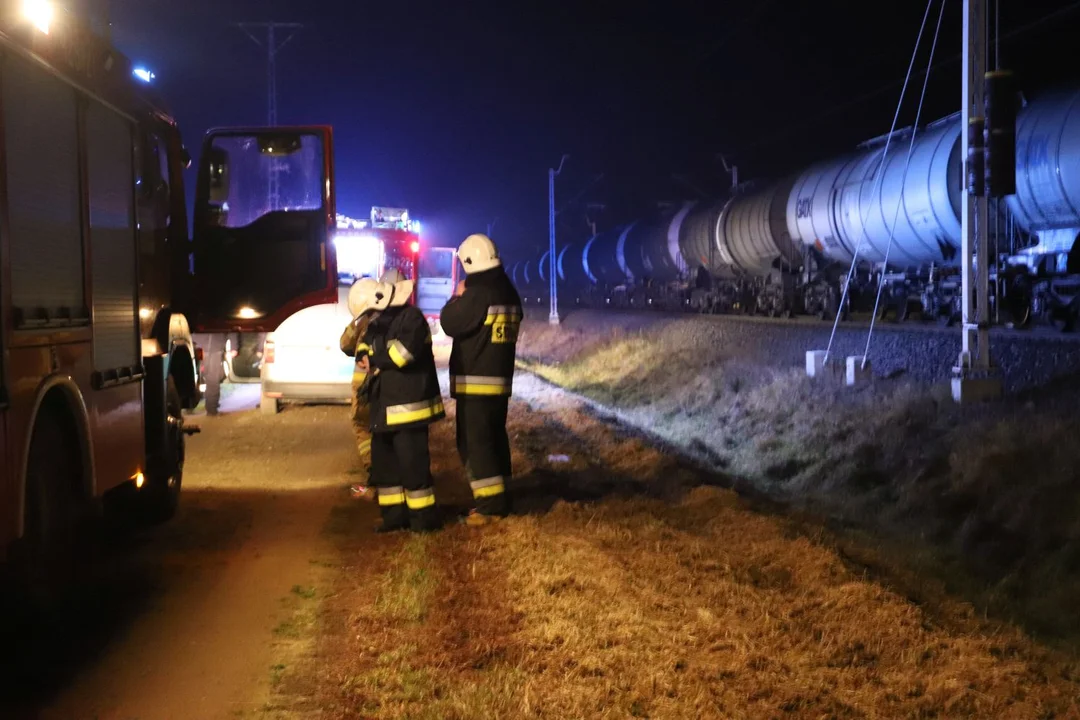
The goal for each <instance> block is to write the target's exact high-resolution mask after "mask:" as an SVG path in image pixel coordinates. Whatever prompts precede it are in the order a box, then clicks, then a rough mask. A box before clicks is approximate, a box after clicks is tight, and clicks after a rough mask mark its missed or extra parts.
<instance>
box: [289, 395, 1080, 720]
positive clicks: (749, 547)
mask: <svg viewBox="0 0 1080 720" xmlns="http://www.w3.org/2000/svg"><path fill="white" fill-rule="evenodd" d="M516 388H517V390H516V392H517V395H518V398H519V399H518V400H515V402H514V403H513V405H512V409H511V414H510V428H511V434H512V440H513V446H514V454H515V456H514V460H515V475H516V477H517V481H516V482H517V488H518V489H517V505H518V507H519V509H520V510H521V511H522V512H521V514H519V515H516V516H514V517H511V518H509V519H507V520H505V521H503V522H502V523H500V524H498V525H496V526H492V527H488V528H483V529H473V528H467V527H464V526H461V525H451V526H448V527H447V528H446V529H445V530H443V531H442V532H441V533H439V534H437V535H432V536H426V537H417V536H413V535H408V534H403V535H396V536H388V537H378V538H373V537H371V536H368V535H362V534H360V533H343V534H342V535H340V536H339V549H340V552H341V557H342V558H343V563H344V564H343V570H344V572H342V573H341V574H340V575H339V577H338V583H337V584H336V585H335V586H334V587H333V589H332V590H331V592H330V596H329V597H328V598H327V599H326V601H325V604H324V613H323V615H322V620H321V633H320V639H319V641H318V646H317V647H318V649H317V656H318V658H319V659H320V665H319V668H320V669H319V671H318V672H313V673H311V674H309V675H308V677H307V682H306V684H301V685H298V686H297V687H295V688H294V691H295V692H296V693H297V694H299V695H303V696H305V697H309V698H311V703H312V704H311V706H310V708H311V709H312V710H314V708H316V707H317V708H319V715H318V716H319V717H327V718H433V719H434V718H443V719H453V718H462V719H464V718H478V717H484V718H520V717H537V718H545V717H550V718H566V717H589V718H609V717H610V718H616V717H618V718H625V717H654V718H698V717H730V718H758V717H774V716H777V715H783V716H785V717H807V718H817V717H950V718H964V717H971V718H976V717H978V718H986V717H1001V718H1009V717H1015V718H1029V717H1073V715H1069V714H1068V713H1069V712H1074V713H1075V700H1076V699H1077V698H1078V697H1080V684H1078V682H1077V677H1078V676H1077V675H1076V667H1075V666H1074V665H1073V663H1072V662H1071V661H1070V660H1069V659H1068V658H1067V657H1065V656H1063V655H1060V654H1058V653H1055V652H1054V651H1050V650H1047V649H1045V648H1041V647H1040V646H1038V645H1037V644H1035V643H1033V642H1032V641H1031V640H1029V639H1028V638H1027V637H1025V635H1024V634H1023V633H1022V632H1020V631H1019V630H1017V629H1015V628H1012V627H1008V626H1003V625H1000V624H991V623H987V622H985V621H983V620H981V619H980V618H979V616H978V615H977V613H975V612H974V611H973V609H972V608H971V606H970V605H968V604H966V603H963V602H959V601H956V600H954V599H951V598H948V597H943V598H942V599H941V601H940V602H938V603H936V604H935V605H934V606H933V607H932V608H930V607H924V606H920V605H918V604H916V603H914V602H913V601H912V600H910V599H908V598H907V597H906V596H904V595H902V594H900V593H898V592H895V591H893V590H890V589H889V588H888V587H887V586H885V585H884V584H882V583H880V582H878V581H876V580H874V579H873V578H872V577H871V576H870V575H868V574H867V573H866V572H865V569H864V567H862V566H858V565H854V564H852V563H851V562H850V560H849V559H848V558H846V557H845V556H844V554H843V553H842V552H841V551H840V550H839V549H838V548H837V547H836V546H835V545H833V544H832V543H831V542H827V541H826V540H825V535H823V534H822V533H821V531H820V529H818V530H815V529H814V527H813V525H812V524H808V523H806V522H797V521H795V520H793V519H791V518H786V517H784V516H779V515H774V514H771V513H769V512H765V511H763V510H762V509H761V508H756V507H752V506H751V505H749V504H748V502H747V501H746V500H744V499H740V497H738V496H737V495H736V494H735V493H734V492H732V491H730V490H727V489H723V488H721V487H717V486H716V485H717V484H722V483H725V482H727V478H725V477H722V476H718V475H716V474H712V473H709V472H706V471H703V470H699V469H695V468H693V467H690V466H689V465H687V464H686V463H684V462H682V461H680V460H679V459H678V458H677V457H675V456H673V455H671V454H665V453H664V452H662V451H660V450H658V449H657V448H656V447H655V446H654V445H652V444H650V443H647V442H645V441H643V440H641V439H639V438H635V437H632V436H630V435H627V434H626V433H623V432H620V431H618V430H616V429H613V428H612V427H611V426H610V425H608V424H606V423H604V422H601V421H599V420H597V419H596V417H595V416H594V415H593V413H592V412H591V410H589V408H587V407H586V406H585V405H584V404H583V403H581V402H580V401H577V400H575V399H574V398H572V397H569V396H567V395H566V394H565V393H563V392H561V391H559V390H558V389H555V388H552V387H551V386H549V385H547V384H545V383H542V382H540V381H538V380H535V379H532V378H530V377H529V376H528V375H525V374H521V375H519V377H518V379H517V381H516ZM452 406H453V403H449V407H448V410H452ZM452 441H453V434H452V424H451V423H450V422H444V423H440V424H439V425H437V426H436V427H435V429H434V431H433V434H432V453H433V457H435V458H438V460H436V468H435V469H436V482H437V490H438V493H439V495H440V500H441V502H448V503H450V504H452V505H455V506H458V507H462V506H463V505H464V504H465V503H466V502H467V495H466V492H467V491H466V490H465V488H464V484H463V483H462V482H461V479H460V474H459V473H460V468H459V467H458V466H457V463H456V460H454V459H453V450H452V448H453V445H452ZM552 455H555V456H558V455H566V456H567V457H568V458H569V460H568V461H565V462H564V461H562V458H555V459H550V456H552ZM374 518H375V508H374V506H372V505H370V504H367V503H359V502H358V503H355V504H352V505H350V506H348V508H346V509H343V510H342V516H341V520H342V522H343V526H353V527H362V526H363V525H365V524H366V522H368V521H371V520H374ZM286 690H288V688H287V687H286ZM311 716H314V715H311ZM305 717H306V716H305Z"/></svg>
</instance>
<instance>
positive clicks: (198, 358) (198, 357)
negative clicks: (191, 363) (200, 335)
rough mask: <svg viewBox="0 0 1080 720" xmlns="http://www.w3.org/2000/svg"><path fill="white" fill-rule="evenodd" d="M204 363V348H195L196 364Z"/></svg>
mask: <svg viewBox="0 0 1080 720" xmlns="http://www.w3.org/2000/svg"><path fill="white" fill-rule="evenodd" d="M202 361H203V351H202V348H201V347H197V348H195V362H200V363H201V362H202Z"/></svg>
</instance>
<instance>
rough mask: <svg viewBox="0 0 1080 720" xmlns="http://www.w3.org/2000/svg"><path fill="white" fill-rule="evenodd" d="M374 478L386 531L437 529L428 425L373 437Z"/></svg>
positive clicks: (372, 435)
mask: <svg viewBox="0 0 1080 720" xmlns="http://www.w3.org/2000/svg"><path fill="white" fill-rule="evenodd" d="M371 475H372V480H373V482H374V485H375V488H376V490H377V492H378V497H379V511H380V512H381V513H382V520H383V529H384V530H397V529H404V528H411V529H413V530H416V531H421V532H422V531H425V530H434V529H436V528H437V527H438V525H439V515H438V508H437V506H436V505H435V488H434V486H433V481H432V477H431V456H430V454H429V452H428V429H427V426H426V425H425V426H423V427H417V428H409V429H408V430H393V431H388V432H375V433H372V434H371Z"/></svg>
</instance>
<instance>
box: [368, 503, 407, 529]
mask: <svg viewBox="0 0 1080 720" xmlns="http://www.w3.org/2000/svg"><path fill="white" fill-rule="evenodd" d="M379 510H380V511H382V522H381V523H379V524H378V525H376V526H375V532H377V533H390V532H397V531H398V530H405V529H407V528H408V527H409V510H408V508H407V507H406V506H405V503H398V504H396V505H380V506H379Z"/></svg>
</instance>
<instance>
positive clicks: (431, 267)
mask: <svg viewBox="0 0 1080 720" xmlns="http://www.w3.org/2000/svg"><path fill="white" fill-rule="evenodd" d="M456 257H457V251H456V250H455V249H454V248H443V247H432V248H425V249H424V251H423V253H422V254H421V255H420V279H419V280H418V281H417V283H416V305H417V307H419V308H420V310H422V311H423V312H424V314H425V315H439V314H440V313H441V312H442V309H443V306H444V305H446V303H447V302H449V300H450V298H451V297H452V296H453V295H454V287H455V286H456V285H457V272H456V271H457V266H456V263H455V260H456Z"/></svg>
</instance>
